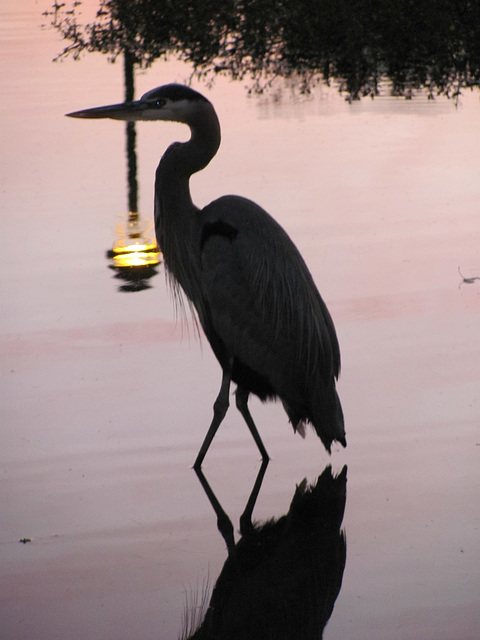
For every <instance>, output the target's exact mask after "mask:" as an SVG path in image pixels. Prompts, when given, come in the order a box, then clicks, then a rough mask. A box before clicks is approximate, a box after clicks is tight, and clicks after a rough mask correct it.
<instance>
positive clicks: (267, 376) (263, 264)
mask: <svg viewBox="0 0 480 640" xmlns="http://www.w3.org/2000/svg"><path fill="white" fill-rule="evenodd" d="M69 115H71V116H75V117H79V118H114V119H118V120H170V121H175V122H183V123H185V124H187V125H188V126H189V127H190V129H191V133H192V135H191V138H190V140H189V141H188V142H185V143H178V142H177V143H174V144H172V145H171V146H170V147H169V148H168V149H167V151H166V152H165V154H164V156H163V157H162V159H161V161H160V164H159V166H158V169H157V174H156V185H155V228H156V234H157V240H158V243H159V245H160V248H161V250H162V251H163V256H164V259H165V264H166V267H167V269H168V272H169V274H170V278H171V282H172V284H173V288H174V291H175V292H176V293H179V291H180V290H183V291H184V292H185V294H186V296H187V298H188V300H189V302H190V303H191V304H192V305H193V306H194V307H195V309H196V312H197V314H198V318H199V320H200V323H201V325H202V327H203V330H204V332H205V335H206V336H207V338H208V340H209V342H210V344H211V346H212V349H213V351H214V353H215V355H216V357H217V359H218V361H219V362H220V365H221V367H222V370H223V377H222V384H221V387H220V392H219V394H218V397H217V399H216V401H215V403H214V417H213V420H212V422H211V425H210V428H209V430H208V432H207V435H206V437H205V440H204V442H203V445H202V447H201V449H200V452H199V454H198V456H197V459H196V461H195V467H196V468H198V467H200V466H201V464H202V461H203V459H204V457H205V454H206V452H207V450H208V447H209V446H210V443H211V441H212V439H213V437H214V436H215V433H216V431H217V429H218V427H219V426H220V423H221V422H222V420H223V418H224V416H225V414H226V412H227V409H228V406H229V389H230V383H231V381H233V382H235V383H236V384H237V391H236V405H237V407H238V409H239V411H240V412H241V414H242V416H243V417H244V419H245V421H246V423H247V425H248V428H249V429H250V432H251V433H252V435H253V437H254V439H255V442H256V444H257V446H258V448H259V450H260V453H261V454H262V457H263V459H264V460H266V459H268V454H267V452H266V449H265V447H264V445H263V442H262V440H261V438H260V435H259V433H258V431H257V428H256V426H255V423H254V421H253V419H252V416H251V415H250V411H249V409H248V405H247V402H248V397H249V394H250V393H254V394H255V395H257V396H258V397H259V398H260V399H261V400H267V399H275V398H280V400H281V401H282V403H283V406H284V408H285V411H286V412H287V415H288V417H289V419H290V421H291V423H292V425H293V428H294V430H295V431H299V432H300V433H301V434H302V435H303V434H304V431H305V424H304V423H305V422H310V423H311V424H312V425H313V427H314V428H315V431H316V432H317V434H318V436H319V437H320V439H321V440H322V442H323V444H324V445H325V447H326V448H327V450H328V451H330V447H331V444H332V442H333V441H334V440H336V441H338V442H340V443H341V444H342V445H343V446H345V445H346V442H345V430H344V424H343V415H342V409H341V406H340V401H339V399H338V396H337V393H336V390H335V380H336V379H337V378H338V374H339V370H340V352H339V347H338V342H337V337H336V334H335V329H334V326H333V322H332V319H331V317H330V314H329V312H328V310H327V307H326V306H325V303H324V302H323V300H322V298H321V297H320V294H319V293H318V290H317V288H316V287H315V284H314V282H313V279H312V277H311V275H310V272H309V271H308V269H307V267H306V265H305V262H304V261H303V259H302V257H301V256H300V253H299V252H298V250H297V249H296V247H295V246H294V244H293V243H292V241H291V240H290V238H289V237H288V235H287V234H286V233H285V231H284V230H283V229H282V228H281V227H280V226H279V225H278V224H277V223H276V222H275V220H273V218H271V217H270V216H269V215H268V214H267V213H266V212H265V211H264V210H263V209H261V208H260V207H259V206H258V205H256V204H255V203H254V202H251V201H250V200H246V199H245V198H240V197H238V196H224V197H222V198H219V199H218V200H214V201H213V202H212V203H211V204H209V205H208V206H206V207H205V208H204V209H202V210H199V209H197V207H195V205H194V204H193V203H192V199H191V196H190V188H189V180H190V176H191V175H192V174H193V173H195V172H197V171H200V170H201V169H203V168H204V167H206V166H207V164H208V163H209V162H210V160H211V159H212V158H213V156H214V155H215V153H216V152H217V149H218V147H219V145H220V126H219V122H218V118H217V115H216V113H215V110H214V108H213V106H212V104H211V103H210V102H209V101H208V100H207V99H206V98H204V97H203V96H202V95H201V94H199V93H197V92H196V91H193V90H192V89H190V88H188V87H184V86H181V85H176V84H171V85H166V86H163V87H159V88H157V89H153V90H152V91H149V92H148V93H146V94H145V95H144V96H143V97H142V98H141V99H140V100H138V101H135V102H127V103H123V104H118V105H111V106H106V107H98V108H95V109H87V110H84V111H77V112H75V113H71V114H69Z"/></svg>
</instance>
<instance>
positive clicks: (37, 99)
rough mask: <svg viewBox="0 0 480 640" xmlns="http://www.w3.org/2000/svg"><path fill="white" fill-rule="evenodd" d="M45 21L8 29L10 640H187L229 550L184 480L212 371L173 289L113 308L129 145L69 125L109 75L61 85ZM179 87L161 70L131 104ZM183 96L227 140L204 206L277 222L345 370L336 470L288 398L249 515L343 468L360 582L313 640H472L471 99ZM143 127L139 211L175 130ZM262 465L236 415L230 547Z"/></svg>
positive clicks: (6, 584) (476, 514) (113, 88)
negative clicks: (24, 541)
mask: <svg viewBox="0 0 480 640" xmlns="http://www.w3.org/2000/svg"><path fill="white" fill-rule="evenodd" d="M95 5H96V3H95V2H93V1H92V2H91V1H90V0H89V1H88V2H87V3H86V6H89V7H93V6H95ZM46 6H48V2H45V6H44V5H42V4H41V3H40V2H39V1H34V0H31V1H28V0H23V1H22V2H18V0H7V1H6V2H3V3H2V6H1V9H0V22H1V24H2V31H1V32H0V65H1V73H2V91H3V96H4V99H2V101H1V102H0V128H1V142H0V145H1V147H0V148H1V153H0V181H1V184H0V198H1V207H2V215H1V216H0V234H1V237H2V239H3V240H4V243H3V245H2V258H3V262H2V276H1V278H0V296H1V301H2V304H1V306H0V353H1V363H0V390H1V391H0V394H1V399H0V412H1V423H2V428H1V447H0V458H1V460H0V462H1V468H2V473H3V478H2V483H0V503H1V512H2V518H1V521H0V542H1V548H2V553H1V554H0V594H1V595H0V605H1V610H2V613H1V615H0V636H1V637H2V640H4V638H5V640H14V639H15V640H16V639H17V638H19V637H25V638H29V640H41V639H43V638H50V639H53V638H60V637H61V638H67V637H68V638H69V640H76V639H77V638H78V639H79V640H80V639H82V640H84V639H85V638H87V637H95V638H98V640H103V639H107V638H113V637H114V638H116V640H123V639H125V640H127V638H129V639H131V638H133V637H140V636H141V637H142V638H144V639H145V640H147V639H149V638H152V640H153V638H156V639H158V638H167V637H177V636H178V632H179V630H180V628H181V614H182V610H183V604H184V593H185V590H186V589H188V588H189V586H191V585H196V584H202V582H203V580H204V579H206V578H207V577H208V576H210V579H211V580H213V581H214V580H215V579H216V577H217V575H218V571H219V570H220V568H221V566H222V564H223V562H224V560H225V557H226V556H225V545H224V543H223V541H222V540H221V538H220V536H219V535H218V533H217V531H216V523H215V517H214V515H213V513H212V511H211V508H210V505H209V504H208V501H207V499H206V497H205V495H204V494H203V492H202V490H201V487H200V486H199V483H198V482H197V480H196V477H195V476H194V474H193V472H191V469H190V466H191V464H192V463H193V460H194V459H195V455H196V453H197V451H198V447H199V445H200V443H201V441H202V439H203V436H204V434H205V432H206V429H207V426H208V422H209V420H210V417H211V413H212V403H213V400H214V398H215V395H216V393H217V390H218V387H219V384H220V370H219V367H218V364H217V363H216V361H215V359H214V357H213V355H212V354H211V351H210V348H209V346H208V344H207V343H206V341H205V340H203V342H202V344H201V345H200V344H199V342H198V340H197V339H196V338H195V335H194V331H193V329H192V326H191V322H190V323H187V324H185V322H184V320H183V319H182V316H181V314H180V317H176V315H175V311H174V305H173V302H172V299H171V295H170V294H169V292H168V290H167V287H166V285H165V280H164V273H163V270H162V269H160V273H159V274H158V275H157V276H156V277H155V278H154V279H153V280H152V288H151V289H150V290H147V291H143V292H141V293H139V294H129V295H125V294H120V293H119V292H118V290H117V289H118V282H117V281H116V280H114V279H113V277H112V272H111V271H110V270H109V269H108V266H107V262H106V260H105V250H106V249H108V248H110V247H111V245H112V242H113V239H114V235H115V226H116V223H117V218H118V215H119V214H122V213H125V211H126V185H125V157H124V130H123V126H122V124H121V123H118V122H100V121H98V122H95V121H92V122H86V121H85V122H83V121H74V120H72V119H68V118H65V117H64V114H65V113H67V112H69V111H72V110H75V109H80V108H83V107H89V106H96V105H100V104H107V103H110V102H117V101H119V100H121V99H122V96H123V85H122V67H121V64H116V65H113V66H112V65H110V64H108V63H107V62H106V61H105V60H104V59H103V58H102V57H101V56H97V55H92V56H86V57H85V58H84V59H83V60H82V61H81V62H79V63H74V62H72V61H68V60H67V61H65V62H63V63H57V64H53V63H52V62H51V59H52V58H53V56H54V55H55V54H56V53H58V51H59V50H60V49H61V47H62V43H61V42H59V41H58V39H57V38H56V35H55V34H54V33H53V32H51V31H47V32H44V31H41V30H40V29H39V28H38V27H39V24H40V23H41V22H42V18H41V16H40V14H41V11H42V10H43V9H44V8H45V7H46ZM189 73H190V71H189V70H188V69H185V67H183V66H182V65H179V64H178V63H168V64H163V63H162V64H157V65H154V66H153V68H152V69H150V70H148V71H147V72H145V73H141V74H139V75H138V77H137V95H140V94H142V93H143V92H144V91H146V90H148V89H151V88H152V87H154V86H157V85H160V84H162V83H166V82H171V81H179V82H182V81H185V80H186V79H187V78H188V76H189ZM195 86H197V85H195ZM198 88H199V89H200V90H202V91H204V92H205V93H206V94H208V96H209V98H210V99H211V100H212V101H213V103H214V104H215V106H216V108H217V110H218V114H219V117H220V120H221V124H222V128H223V140H222V146H221V148H220V151H219V153H218V155H217V157H216V158H215V159H214V160H213V161H212V163H211V165H210V166H209V167H208V168H207V169H206V170H205V171H203V172H201V173H200V174H199V175H197V176H195V177H194V178H193V180H192V191H193V196H194V200H195V201H196V202H197V203H198V204H199V205H200V206H202V205H204V204H206V203H208V202H209V201H211V200H212V199H214V198H216V197H218V196H219V195H222V194H225V193H238V194H240V195H243V196H246V197H250V198H251V199H253V200H255V201H256V202H258V203H259V204H261V205H262V206H264V207H265V208H266V209H267V210H268V211H269V212H270V213H271V214H272V215H273V216H274V217H275V218H276V219H277V220H278V221H279V222H280V223H281V224H282V225H283V226H284V227H285V228H286V229H287V231H288V232H289V233H290V235H291V236H292V238H293V239H294V241H295V243H296V244H297V246H298V248H299V249H300V251H301V253H302V255H303V256H304V257H305V259H306V262H307V263H308V265H309V267H310V269H311V271H312V274H313V277H314V279H315V281H316V282H317V284H318V286H319V289H320V291H321V293H322V295H323V297H324V298H325V300H326V302H327V304H328V306H329V308H330V310H331V312H332V315H333V317H334V320H335V323H336V326H337V331H338V335H339V339H340V344H341V350H342V359H343V372H342V377H341V380H340V383H339V391H340V396H341V398H342V403H343V406H344V410H345V415H346V424H347V440H348V447H347V449H346V450H345V451H335V452H334V453H333V455H332V457H331V458H329V457H328V456H327V454H326V453H325V452H324V451H323V449H322V447H321V445H320V443H319V442H318V440H317V439H316V438H315V437H314V436H313V435H312V434H311V433H308V434H307V438H306V439H305V440H302V439H301V438H299V437H295V436H294V435H293V434H292V432H291V428H290V426H289V425H288V423H287V420H286V417H285V415H284V412H283V410H282V408H281V406H280V405H278V404H277V405H260V403H258V402H256V401H255V400H253V401H252V403H251V404H252V413H253V414H254V416H255V419H256V420H257V424H258V426H259V431H260V432H261V434H262V438H263V440H264V442H265V444H266V446H267V450H268V451H269V453H270V455H271V456H272V458H273V460H272V462H271V464H270V467H269V469H268V471H267V474H266V477H265V482H264V485H263V487H262V491H261V494H260V497H259V500H258V503H257V506H256V509H255V517H256V518H259V519H260V520H262V519H268V518H271V517H273V516H275V517H278V516H281V515H283V514H284V513H286V511H287V509H288V505H289V502H290V500H291V497H292V495H293V492H294V491H295V487H296V485H297V484H298V483H299V482H301V481H302V479H303V478H304V477H307V479H308V480H309V481H313V480H314V479H315V478H316V477H317V476H318V474H319V473H320V472H321V471H322V470H323V467H324V465H326V464H330V463H332V465H333V467H334V469H336V470H340V469H341V467H342V465H343V464H344V463H348V466H349V479H348V500H347V510H346V515H345V526H346V530H347V541H348V553H347V556H348V559H347V569H346V572H345V575H344V581H343V587H342V591H341V593H340V596H339V598H338V600H337V603H336V606H335V610H334V613H333V616H332V618H331V620H330V622H329V625H328V627H327V629H326V632H325V636H324V637H325V638H326V640H339V639H340V638H341V639H342V640H344V639H345V638H353V637H355V638H356V640H367V639H368V640H376V639H377V638H378V640H380V639H381V640H385V638H386V637H388V638H389V640H405V638H407V637H408V638H411V639H412V640H452V638H461V639H462V640H477V638H478V637H479V632H480V624H479V622H478V597H477V594H478V593H479V592H480V583H479V574H478V558H479V557H480V547H479V544H480V543H479V540H480V539H479V536H478V522H479V519H480V507H479V504H480V503H479V501H478V487H479V482H480V477H479V473H480V471H479V470H480V464H479V459H478V455H479V452H480V447H479V446H478V444H479V443H480V397H479V393H478V380H479V378H480V364H479V363H480V281H476V282H475V283H474V284H464V285H462V286H461V287H459V284H460V280H461V278H460V276H459V274H458V271H457V269H458V267H459V266H460V267H461V270H462V272H463V274H464V275H465V276H467V277H468V276H480V222H479V213H480V212H479V202H480V144H479V138H480V103H479V94H478V92H474V93H469V92H468V93H466V94H465V95H464V96H463V97H462V98H461V101H460V105H459V107H458V108H455V106H454V105H453V104H452V103H451V102H448V101H445V100H442V99H439V100H436V101H435V102H433V103H432V102H428V101H426V100H422V99H414V100H412V101H404V100H398V99H389V98H385V99H383V98H382V99H378V100H375V101H373V102H372V101H370V100H368V101H362V102H360V103H358V104H353V105H349V104H347V103H345V101H344V100H343V98H342V97H341V96H339V95H338V94H337V93H336V92H335V91H334V90H327V89H319V90H318V93H317V95H316V96H315V97H314V98H313V99H311V100H306V99H295V100H292V99H290V98H289V95H288V91H286V92H285V95H284V99H283V100H281V101H275V100H274V99H272V98H268V97H267V98H262V99H255V98H250V99H249V98H247V97H246V91H245V88H244V87H242V86H239V85H235V84H230V83H229V82H227V81H226V80H225V79H218V80H217V81H216V83H215V84H214V86H213V88H212V89H211V90H208V89H207V88H206V87H202V86H198ZM137 131H138V149H137V150H138V160H139V173H138V178H139V185H140V209H141V213H142V215H144V216H145V218H148V217H150V218H151V216H152V211H153V205H152V200H153V198H152V195H153V176H154V171H155V167H156V165H157V163H158V159H159V157H160V155H161V153H162V152H163V151H164V150H165V148H166V147H167V146H168V144H170V143H171V142H172V141H173V140H175V139H179V138H183V139H184V138H185V137H186V135H187V131H186V128H185V127H182V126H181V125H175V124H172V125H169V124H164V125H160V124H149V123H142V124H139V126H138V130H137ZM188 327H189V328H188ZM233 404H234V403H233V402H232V405H233ZM257 457H258V453H257V451H256V449H255V445H254V443H253V442H252V439H251V437H250V435H249V434H248V432H247V429H246V428H245V425H244V424H243V422H242V420H241V418H240V417H239V415H238V413H237V412H236V411H235V408H234V407H232V409H231V411H230V413H229V414H228V417H227V420H226V421H225V426H223V425H222V429H221V430H220V432H219V433H218V436H217V437H216V439H215V441H214V443H213V445H212V450H211V452H209V454H208V461H207V463H206V470H207V472H208V474H209V480H210V481H211V482H212V484H213V486H214V488H216V489H217V490H218V492H219V498H220V499H221V500H222V501H223V504H224V507H225V508H226V510H227V511H228V512H229V514H230V515H231V517H232V519H233V521H234V527H235V529H237V526H238V517H239V515H240V513H241V510H242V509H243V507H244V505H245V501H246V497H247V496H248V494H249V492H250V490H251V487H252V484H253V481H254V478H255V475H256V472H257V470H258V460H257ZM23 537H31V538H32V543H31V544H29V545H20V544H18V540H19V539H20V538H23ZM386 629H388V631H386Z"/></svg>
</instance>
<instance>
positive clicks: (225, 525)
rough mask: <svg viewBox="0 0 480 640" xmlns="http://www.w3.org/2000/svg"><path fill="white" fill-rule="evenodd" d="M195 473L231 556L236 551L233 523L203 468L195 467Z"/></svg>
mask: <svg viewBox="0 0 480 640" xmlns="http://www.w3.org/2000/svg"><path fill="white" fill-rule="evenodd" d="M195 473H196V474H197V478H198V479H199V480H200V484H201V485H202V487H203V490H204V491H205V493H206V494H207V498H208V499H209V500H210V504H211V505H212V507H213V510H214V511H215V513H216V515H217V527H218V530H219V531H220V533H221V534H222V538H223V539H224V540H225V543H226V545H227V549H228V553H229V554H230V553H232V552H233V550H234V549H235V537H234V533H233V525H232V521H231V520H230V518H229V517H228V515H227V514H226V513H225V511H224V510H223V507H222V505H221V504H220V502H219V501H218V500H217V496H216V495H215V494H214V493H213V491H212V489H211V487H210V485H209V484H208V481H207V479H206V478H205V476H204V474H203V471H202V470H201V468H200V467H195Z"/></svg>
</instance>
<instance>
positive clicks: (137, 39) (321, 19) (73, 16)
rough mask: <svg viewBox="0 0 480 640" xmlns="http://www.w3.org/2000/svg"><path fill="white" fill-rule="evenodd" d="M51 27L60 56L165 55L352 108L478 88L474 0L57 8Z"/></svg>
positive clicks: (211, 1)
mask: <svg viewBox="0 0 480 640" xmlns="http://www.w3.org/2000/svg"><path fill="white" fill-rule="evenodd" d="M46 14H47V15H49V16H51V24H52V26H54V27H55V28H56V29H58V30H59V31H60V32H61V33H62V35H63V36H64V38H65V39H67V40H69V41H70V43H69V44H68V45H67V47H66V48H65V49H64V51H63V52H62V53H61V54H60V56H64V55H68V54H72V55H73V56H74V57H78V56H79V55H80V54H81V52H82V51H100V52H102V53H105V54H108V55H109V56H110V57H111V59H112V60H114V59H115V58H116V57H117V56H118V55H119V54H124V53H127V54H128V55H130V56H131V57H132V60H133V61H134V63H135V64H138V65H143V66H148V65H150V64H151V63H152V62H153V61H154V60H155V59H157V58H160V57H162V56H166V55H167V54H169V53H173V54H175V55H178V56H179V57H180V58H182V59H184V60H186V61H187V62H191V63H192V64H193V67H194V69H195V71H196V72H197V73H198V74H199V75H202V76H205V77H208V78H211V77H213V76H214V75H215V74H217V73H227V74H229V75H230V76H231V77H233V78H236V79H244V78H249V79H250V81H251V82H252V83H253V84H252V88H254V89H255V90H257V91H262V90H263V89H265V87H267V86H268V85H269V84H270V83H271V82H272V80H273V79H274V78H276V77H282V78H291V79H294V80H295V81H296V82H297V86H298V88H299V90H300V91H308V90H309V89H310V87H311V86H312V84H313V83H315V82H316V81H318V80H323V81H326V82H331V81H333V82H334V83H335V84H336V85H338V86H339V88H340V90H342V91H345V92H346V93H347V94H348V96H349V98H350V99H356V98H359V97H361V96H365V95H371V96H374V95H376V94H377V93H378V92H379V86H380V83H381V82H382V81H385V80H388V81H389V84H390V86H391V90H392V92H393V94H394V95H406V96H407V97H410V96H411V95H412V93H413V92H414V91H416V90H419V89H426V90H427V91H428V92H429V95H430V96H431V97H433V96H434V95H436V94H445V95H447V96H449V97H452V96H453V97H455V96H457V95H458V94H459V92H460V91H461V89H462V88H465V87H473V86H478V84H479V82H480V1H479V0H222V2H217V0H203V2H192V1H191V0H188V1H187V0H175V2H173V1H172V0H100V5H99V9H98V12H97V16H96V19H95V21H94V22H92V23H89V24H81V22H80V20H81V3H79V2H74V3H73V6H71V7H68V6H66V5H65V4H62V5H59V4H58V3H57V2H55V4H54V5H53V7H52V10H51V11H48V12H46Z"/></svg>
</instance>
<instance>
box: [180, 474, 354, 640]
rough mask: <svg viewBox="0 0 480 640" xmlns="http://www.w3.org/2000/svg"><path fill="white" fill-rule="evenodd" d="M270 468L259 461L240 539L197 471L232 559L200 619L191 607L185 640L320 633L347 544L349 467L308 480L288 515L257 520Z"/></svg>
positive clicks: (296, 639) (296, 637) (303, 639)
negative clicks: (344, 528) (255, 511)
mask: <svg viewBox="0 0 480 640" xmlns="http://www.w3.org/2000/svg"><path fill="white" fill-rule="evenodd" d="M266 467H267V464H266V463H264V464H262V466H261V468H260V470H259V473H258V476H257V480H256V482H255V486H254V488H253V490H252V494H251V496H250V499H249V501H248V503H247V506H246V508H245V511H244V513H243V515H242V517H241V518H240V533H241V538H240V539H239V541H238V542H237V543H235V540H234V534H233V526H232V523H231V521H230V519H229V518H228V516H227V514H226V513H225V512H224V510H223V509H222V507H221V505H220V503H219V502H218V500H217V499H216V497H215V494H214V493H213V491H212V490H211V488H210V486H209V484H208V482H207V480H206V478H205V476H204V475H203V473H202V471H201V470H198V471H197V475H198V477H199V479H200V482H201V483H202V486H203V488H204V489H205V492H206V494H207V496H208V498H209V500H210V502H211V504H212V506H213V508H214V510H215V513H216V515H217V522H218V529H219V531H220V533H221V534H222V536H223V538H224V540H225V542H226V544H227V549H228V558H227V560H226V562H225V564H224V566H223V569H222V571H221V573H220V575H219V577H218V579H217V581H216V584H215V587H214V589H213V592H212V596H211V599H210V603H209V605H208V608H207V610H206V612H205V615H204V617H203V620H201V621H199V620H198V618H197V619H195V618H196V616H195V615H189V612H187V614H186V616H185V629H184V633H183V636H182V637H183V638H184V639H187V638H191V639H193V638H195V639H197V640H200V639H201V638H209V639H210V640H213V639H216V638H222V639H224V638H228V639H229V640H241V639H242V640H247V639H248V640H255V639H256V638H258V639H259V640H260V639H262V640H268V639H269V638H271V639H273V638H275V639H277V640H278V639H288V638H291V639H292V640H307V639H309V640H310V639H312V640H313V639H314V638H315V639H316V640H318V639H319V638H321V637H322V635H323V629H324V628H325V625H326V624H327V622H328V620H329V618H330V616H331V614H332V611H333V607H334V604H335V601H336V599H337V597H338V594H339V592H340V588H341V584H342V578H343V572H344V568H345V560H346V541H345V536H344V533H343V531H341V529H340V527H341V525H342V520H343V514H344V510H345V502H346V482H347V468H346V467H344V468H343V470H342V471H341V473H340V474H339V475H338V476H333V474H332V470H331V467H327V468H326V469H325V470H324V471H323V473H322V474H321V475H320V476H319V477H318V479H317V481H316V482H315V483H314V484H312V485H308V484H307V481H306V479H304V480H303V481H302V482H301V483H300V484H299V485H298V486H297V488H296V490H295V494H294V496H293V499H292V502H291V504H290V508H289V510H288V513H287V514H286V515H284V516H282V517H281V518H278V519H274V518H272V519H271V520H268V521H266V522H262V523H252V511H253V508H254V505H255V501H256V499H257V496H258V493H259V490H260V486H261V483H262V480H263V476H264V474H265V470H266ZM198 623H199V624H198ZM193 626H196V629H194V628H192V627H193Z"/></svg>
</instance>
